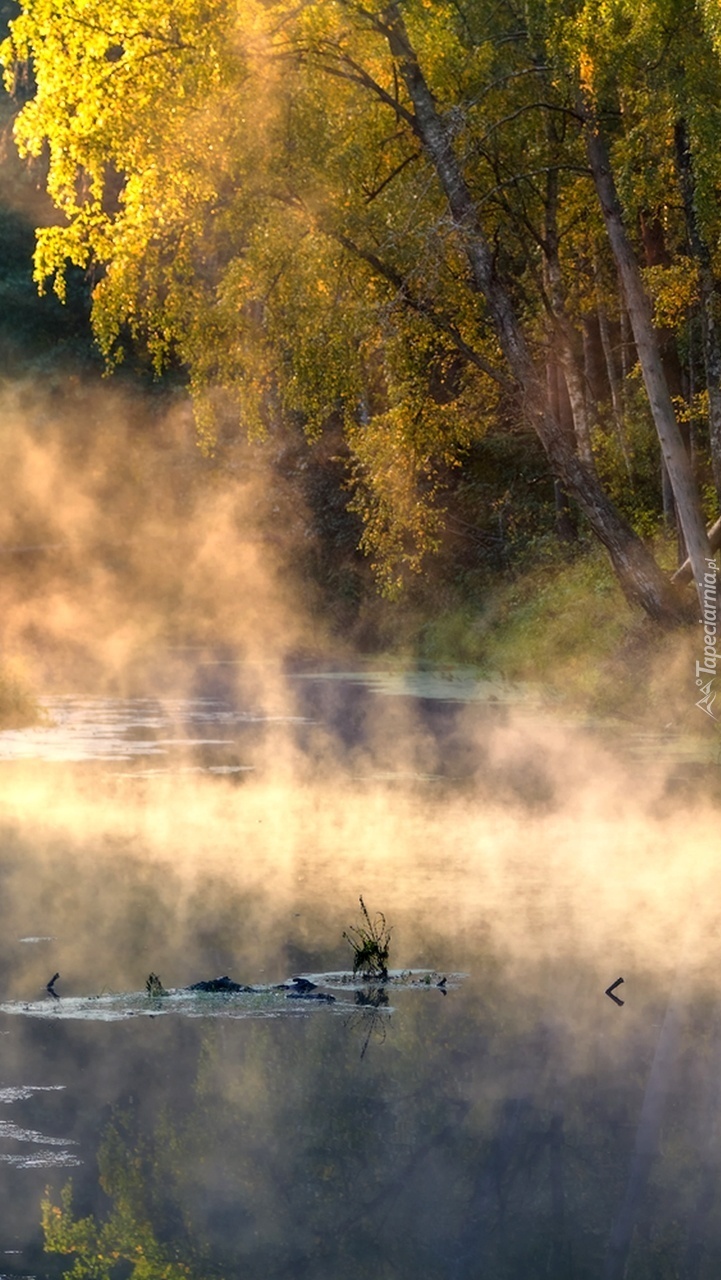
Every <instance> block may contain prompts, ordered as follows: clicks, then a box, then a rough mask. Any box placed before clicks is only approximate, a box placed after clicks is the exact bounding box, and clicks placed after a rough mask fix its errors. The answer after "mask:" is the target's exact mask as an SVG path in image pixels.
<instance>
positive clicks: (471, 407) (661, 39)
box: [2, 0, 721, 619]
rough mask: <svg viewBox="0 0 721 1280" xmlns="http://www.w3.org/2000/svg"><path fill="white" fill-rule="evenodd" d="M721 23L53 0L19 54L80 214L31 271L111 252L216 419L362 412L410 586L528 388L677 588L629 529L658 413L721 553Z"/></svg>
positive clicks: (580, 11)
mask: <svg viewBox="0 0 721 1280" xmlns="http://www.w3.org/2000/svg"><path fill="white" fill-rule="evenodd" d="M720 40H721V37H720V34H719V24H718V20H717V16H716V11H715V6H714V5H712V4H708V3H702V0H698V3H696V0H646V2H645V3H644V4H642V5H638V4H636V3H634V4H632V3H630V0H629V2H628V3H626V2H625V0H614V2H613V3H607V2H606V0H585V2H583V3H582V2H580V0H579V2H571V0H554V3H552V4H548V3H534V2H533V0H529V2H528V3H525V4H523V5H516V4H514V3H503V4H501V5H495V4H493V5H491V4H490V3H488V0H460V2H458V3H456V2H451V0H448V2H446V0H433V2H432V3H431V2H430V0H402V2H399V3H385V4H375V3H369V4H367V5H364V4H362V3H356V2H355V0H316V2H315V3H313V2H308V3H303V4H301V5H295V4H291V3H290V2H289V0H272V2H271V0H244V3H243V5H241V6H239V5H236V4H231V3H229V0H155V2H154V3H152V4H151V3H150V2H149V0H92V2H91V0H64V3H63V5H62V6H61V7H60V9H58V6H57V5H55V4H54V3H53V2H52V0H26V3H25V5H24V8H23V11H22V13H21V15H20V16H19V17H18V18H17V19H16V20H15V21H14V22H13V23H12V31H11V36H10V38H9V39H8V40H7V41H6V43H5V45H4V46H3V54H2V56H3V59H4V62H5V66H6V68H7V77H8V82H9V83H11V82H15V81H16V80H17V76H18V68H19V67H29V68H31V69H32V77H33V84H34V91H33V92H32V94H31V96H30V97H29V100H28V101H27V102H26V104H25V106H24V107H23V110H22V111H21V112H20V114H19V117H18V120H17V123H16V136H17V141H18V145H19V147H20V149H21V152H23V153H24V154H26V155H28V156H35V157H44V158H45V163H46V171H47V186H48V190H49V192H50V194H51V195H52V198H53V200H54V201H55V203H56V205H57V207H58V209H59V211H60V213H61V215H62V218H61V220H59V222H58V224H57V225H56V226H52V227H46V228H43V229H41V230H40V231H39V233H38V242H37V251H36V259H35V271H36V279H37V281H38V283H39V284H40V285H41V287H44V286H45V285H46V283H47V282H48V281H52V283H53V287H54V288H55V290H56V291H57V292H58V293H59V295H60V296H61V297H62V296H63V291H64V288H65V284H64V281H65V272H66V269H67V266H68V264H75V265H76V266H80V267H82V268H84V269H87V270H89V271H91V272H92V273H93V279H94V281H95V283H94V290H93V324H94V329H95V333H96V336H97V340H98V343H99V344H100V347H101V349H102V351H103V353H104V355H105V357H106V359H107V360H108V362H109V363H110V364H113V363H116V362H118V361H119V360H121V359H122V358H123V353H124V351H125V350H126V349H127V347H128V346H129V345H132V344H138V343H140V344H143V345H145V346H146V348H147V351H148V354H149V357H150V358H151V359H152V361H153V362H154V364H155V366H156V368H157V369H158V370H161V369H162V368H163V367H164V366H165V365H167V364H168V363H169V362H179V363H180V364H181V365H182V366H184V367H185V368H186V369H187V371H188V376H189V381H190V386H191V390H192V392H193V396H194V400H195V406H196V418H197V423H198V428H199V432H200V436H201V440H202V441H203V442H204V443H205V445H206V447H208V448H212V444H213V433H214V420H215V413H216V411H217V407H218V404H219V403H220V402H221V401H222V402H223V403H225V404H227V403H228V402H230V403H232V404H233V405H234V406H235V409H236V411H237V414H238V417H239V420H240V421H241V422H242V424H243V426H244V427H245V428H246V429H247V430H248V431H250V432H251V433H254V432H263V431H265V430H267V429H268V428H270V427H272V425H273V423H274V422H276V421H278V420H279V419H282V418H286V419H288V418H291V419H293V420H297V421H298V422H300V423H301V424H302V426H303V428H304V430H305V431H306V432H307V433H308V434H309V435H310V436H311V437H312V436H314V435H317V434H319V433H321V432H322V431H323V430H324V429H325V428H326V427H327V426H328V425H329V424H331V423H333V424H335V425H337V424H338V423H340V424H342V427H343V430H344V433H345V437H346V440H347V443H348V446H349V448H350V451H351V455H352V459H353V462H352V468H353V470H354V478H355V482H356V487H355V491H354V498H353V502H354V503H355V506H356V508H357V510H359V511H360V512H361V514H362V515H363V518H364V523H365V535H364V537H365V546H366V549H367V550H369V551H370V552H371V553H372V554H373V555H374V557H375V560H376V564H377V567H378V572H379V575H380V577H381V580H382V581H383V583H384V584H385V586H386V587H387V588H388V589H391V590H392V589H393V588H394V587H395V586H397V585H398V584H399V583H400V582H401V581H402V578H403V575H404V573H405V572H406V570H407V569H408V568H411V569H413V568H417V567H418V566H419V564H420V560H421V557H422V555H423V554H424V552H425V551H426V550H428V549H429V548H432V547H433V546H434V545H435V543H436V541H437V539H438V537H439V535H440V531H441V528H442V523H443V496H442V489H443V484H444V482H445V478H446V477H447V476H448V474H449V471H452V470H453V469H454V468H458V467H460V466H462V464H463V460H464V457H465V454H466V452H467V450H468V449H469V448H470V447H471V446H472V445H473V442H474V441H477V440H479V439H481V438H482V437H483V436H484V434H485V433H486V432H487V431H488V430H491V429H497V428H498V426H499V424H501V426H502V425H503V424H504V423H510V422H512V421H513V420H514V419H519V418H523V419H524V420H525V421H526V422H527V423H529V424H530V425H531V426H532V427H533V429H534V430H535V431H536V432H537V434H538V436H539V439H540V441H541V443H542V445H543V447H544V449H545V451H546V455H547V457H548V461H549V466H550V469H551V471H552V473H553V474H554V476H555V477H556V478H557V480H558V482H559V484H560V485H562V486H563V487H564V488H565V490H566V492H567V493H568V494H569V495H570V497H571V498H572V499H574V500H575V501H576V502H577V503H578V505H579V507H580V509H581V511H582V512H583V514H584V516H585V518H586V520H587V521H588V523H589V525H590V527H591V529H592V531H593V532H594V534H595V535H596V536H597V537H599V538H600V539H601V541H602V542H603V543H604V545H605V546H606V547H607V549H608V551H609V553H610V555H611V559H612V561H613V564H614V567H615V569H616V571H617V573H618V575H619V578H620V580H621V583H622V585H623V587H624V590H625V591H626V594H627V596H628V597H629V598H630V599H632V600H635V601H637V602H639V603H641V604H642V605H643V607H644V608H646V609H647V611H648V612H650V613H651V614H652V615H653V616H655V617H659V618H664V619H668V618H671V617H674V616H678V615H679V613H680V612H682V606H681V604H680V602H679V600H678V598H677V596H676V593H675V591H674V589H673V588H672V587H671V586H670V584H669V583H668V582H667V581H666V577H665V575H664V574H663V573H662V572H661V570H660V569H659V568H658V565H657V564H656V563H655V561H654V559H653V557H652V555H651V552H650V551H649V549H648V547H647V546H646V545H645V544H644V543H643V542H642V541H641V539H640V538H639V536H638V531H635V530H634V529H633V528H632V527H631V525H632V524H633V522H634V517H635V515H636V508H637V506H638V501H637V499H638V494H637V487H638V478H637V475H636V474H635V467H636V458H635V457H634V433H636V435H637V434H638V431H639V430H640V429H641V428H640V426H639V423H640V422H644V423H646V428H647V430H648V431H650V432H653V431H654V429H655V431H656V432H657V433H658V438H659V440H660V445H657V446H656V459H657V462H656V466H657V469H658V484H657V491H658V497H659V498H660V492H661V486H660V475H661V458H662V457H663V459H664V463H665V466H666V468H667V471H668V475H669V476H670V482H671V489H672V491H673V497H674V498H675V505H676V509H677V511H678V515H679V518H680V525H681V528H682V531H683V534H684V537H685V541H686V545H687V546H688V549H689V551H690V553H691V559H692V571H693V576H695V577H696V578H697V579H698V576H699V566H700V565H701V564H702V563H703V559H704V557H705V556H708V555H709V554H710V550H709V544H708V542H707V540H706V533H705V521H707V520H713V519H714V518H715V516H716V513H717V511H716V501H717V496H718V485H719V483H720V482H721V410H719V412H718V413H717V414H716V416H714V413H715V406H716V404H717V403H718V401H719V400H721V392H719V386H718V383H719V376H720V375H721V359H718V360H716V363H714V360H715V356H717V355H718V343H717V339H716V327H715V326H716V281H717V279H718V272H719V266H720V265H721V264H720V262H719V252H718V245H719V236H720V234H721V225H720V223H719V213H718V200H717V194H718V185H719V178H718V173H719V167H718V161H719V155H718V138H719V136H721V134H720V133H719V129H718V114H719V109H720V108H719V105H718V104H719V102H720V101H721V97H720V96H719V90H720V89H721V62H720V60H719V50H720V47H721V45H720ZM604 157H605V158H604ZM604 165H605V168H604ZM604 174H605V177H603V175H604ZM603 182H605V183H606V189H605V190H604V189H602V183H603ZM614 201H615V202H616V203H615V205H614V209H615V222H614V221H613V218H611V220H610V221H609V217H610V215H609V207H610V204H613V202H614ZM624 253H625V254H626V258H625V259H624ZM619 255H620V256H619ZM624 263H625V265H624ZM619 277H620V279H621V286H619ZM629 290H630V291H631V292H630V293H629ZM634 290H637V292H634ZM652 305H653V307H654V308H655V314H654V316H653V320H654V323H652V318H651V308H652ZM644 326H645V327H644ZM714 344H716V345H715V346H714ZM654 362H655V363H654ZM641 374H642V376H643V381H644V385H645V387H646V393H645V395H644V394H643V393H641V392H640V391H639V386H640V383H639V376H640V375H641ZM674 377H675V380H674ZM674 410H675V412H674ZM709 421H710V427H709V425H708V424H709ZM689 424H690V425H689ZM689 432H690V433H691V437H692V448H691V449H690V448H689ZM684 436H685V437H686V438H685V440H684ZM691 455H693V456H691ZM612 499H613V500H612ZM619 508H620V510H619ZM624 513H625V514H624ZM646 514H647V512H646ZM640 532H648V530H647V529H641V530H640Z"/></svg>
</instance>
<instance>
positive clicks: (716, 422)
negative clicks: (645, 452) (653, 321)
mask: <svg viewBox="0 0 721 1280" xmlns="http://www.w3.org/2000/svg"><path fill="white" fill-rule="evenodd" d="M674 140H675V144H676V167H677V169H678V175H679V179H680V182H681V194H682V197H683V208H684V214H685V218H686V231H687V234H688V242H689V246H690V248H691V252H692V254H693V256H694V258H695V259H696V262H697V263H698V270H699V289H700V293H701V332H702V335H703V360H704V367H705V370H706V389H707V391H708V406H709V435H710V441H711V463H712V466H713V477H714V484H715V486H716V492H717V494H718V495H719V498H721V341H720V340H719V332H718V323H717V319H716V281H715V280H714V274H713V267H712V263H711V253H710V250H709V247H708V245H707V244H706V241H705V240H704V238H703V236H702V234H701V229H700V227H699V224H698V217H697V214H696V198H695V182H694V174H693V160H692V156H691V146H690V143H689V137H688V129H687V127H686V122H685V120H679V121H677V123H676V127H675V130H674Z"/></svg>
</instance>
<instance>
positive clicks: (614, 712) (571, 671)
mask: <svg viewBox="0 0 721 1280" xmlns="http://www.w3.org/2000/svg"><path fill="white" fill-rule="evenodd" d="M671 554H672V552H671V548H664V547H662V548H661V549H660V556H659V558H660V559H661V560H662V561H663V560H664V559H666V560H670V557H671ZM667 567H669V568H670V564H669V565H668V566H667ZM396 627H397V629H396V632H395V634H394V635H393V634H392V631H393V623H392V621H390V620H389V640H390V643H389V644H388V645H387V650H388V651H389V652H390V653H391V654H392V656H393V657H394V659H396V660H401V661H409V662H414V661H415V662H420V663H421V664H423V665H428V666H440V667H443V666H444V665H449V664H454V663H460V664H469V665H471V666H473V667H475V668H477V669H478V671H479V673H480V674H482V675H483V676H484V677H486V678H495V679H497V678H500V679H501V680H502V681H504V682H509V683H523V684H532V685H535V686H537V687H538V688H539V689H540V690H541V692H542V693H543V694H544V695H545V697H547V699H548V702H549V705H554V706H562V707H563V708H564V710H566V711H567V712H569V713H572V714H573V713H575V714H578V715H583V716H591V717H599V718H604V719H605V718H611V719H617V720H619V721H621V722H628V723H629V724H633V725H638V726H641V727H643V728H646V729H648V730H649V731H655V732H661V731H664V730H672V731H675V732H679V733H683V734H693V735H698V736H699V737H700V738H702V739H709V738H710V739H713V738H715V737H717V736H718V725H717V722H716V721H714V719H712V717H711V716H709V715H707V714H705V713H704V712H703V710H701V709H700V708H698V707H697V705H696V703H697V700H698V699H699V698H700V697H701V694H700V693H699V692H698V691H697V687H696V683H695V664H696V659H697V658H699V657H702V656H703V640H702V636H701V628H700V627H698V626H690V627H681V628H677V629H675V630H672V631H664V630H662V629H661V628H659V627H657V626H655V625H654V624H653V623H652V622H651V621H650V620H649V619H648V618H646V617H645V616H644V615H643V614H642V612H641V611H640V610H635V609H633V608H632V607H631V606H629V605H628V603H627V602H626V601H625V599H624V597H623V595H622V593H621V590H620V588H619V586H618V583H617V581H616V579H615V577H614V575H613V572H612V570H611V567H610V565H609V563H608V560H607V558H606V556H605V555H604V554H603V552H602V551H600V550H596V549H595V548H594V549H591V550H589V551H587V552H586V553H585V554H583V555H579V556H576V557H575V558H573V559H570V560H565V561H564V560H562V559H557V560H555V561H554V560H549V561H547V562H545V563H543V562H541V563H538V564H536V565H534V566H533V567H532V568H529V569H528V570H526V571H525V572H522V573H518V574H517V575H514V577H513V578H512V579H510V580H508V581H505V582H500V581H499V582H496V583H495V584H492V585H490V586H489V587H488V588H487V589H486V591H485V592H484V593H483V595H482V597H481V599H480V600H479V601H477V602H476V601H474V602H473V603H472V604H471V603H469V602H468V601H465V602H458V601H456V602H446V607H445V608H442V609H440V610H439V611H438V613H437V614H436V616H435V617H433V618H432V619H431V620H428V619H423V618H421V617H420V616H418V615H417V614H416V615H414V613H413V610H412V609H411V610H406V611H405V613H404V610H403V609H401V611H400V613H399V616H398V618H397V620H396ZM720 687H721V686H720Z"/></svg>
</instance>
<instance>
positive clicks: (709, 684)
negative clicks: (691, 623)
mask: <svg viewBox="0 0 721 1280" xmlns="http://www.w3.org/2000/svg"><path fill="white" fill-rule="evenodd" d="M706 564H707V565H708V573H705V574H704V577H703V583H702V584H701V585H702V586H703V617H702V618H699V622H700V623H701V625H702V627H703V632H704V635H703V644H704V650H703V663H701V662H697V663H696V685H697V687H698V688H699V689H700V690H701V693H702V694H703V697H702V698H700V700H699V701H698V702H697V703H696V706H697V707H698V708H699V709H700V710H701V711H704V712H705V713H706V715H707V716H711V719H712V720H716V719H717V717H716V716H715V715H714V713H713V711H712V710H711V708H712V706H713V704H714V702H715V701H716V692H715V690H714V688H713V682H714V679H715V678H716V663H717V661H718V654H717V652H716V635H717V612H718V610H717V600H716V583H717V578H716V561H715V560H707V561H706ZM703 676H710V679H709V680H706V681H704V680H703V678H702V677H703Z"/></svg>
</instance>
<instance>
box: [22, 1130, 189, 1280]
mask: <svg viewBox="0 0 721 1280" xmlns="http://www.w3.org/2000/svg"><path fill="white" fill-rule="evenodd" d="M98 1164H99V1168H100V1184H101V1186H102V1188H103V1190H104V1191H105V1192H106V1194H107V1196H108V1197H109V1199H110V1201H111V1209H110V1213H109V1214H108V1216H107V1217H106V1218H104V1219H103V1221H98V1219H97V1218H95V1217H93V1216H92V1215H90V1216H87V1217H76V1216H75V1213H74V1210H73V1187H72V1183H71V1182H69V1183H67V1185H66V1186H65V1187H64V1188H63V1190H62V1192H61V1194H60V1203H59V1204H53V1203H52V1202H51V1200H50V1198H49V1197H48V1196H46V1198H45V1199H44V1200H43V1204H42V1225H43V1231H44V1234H45V1249H46V1252H48V1253H60V1254H71V1255H72V1256H73V1259H74V1261H73V1264H72V1267H71V1269H70V1270H69V1271H68V1272H66V1274H67V1275H69V1276H72V1277H73V1280H86V1277H87V1280H115V1278H116V1277H118V1276H119V1275H122V1276H123V1277H124V1280H131V1278H132V1280H188V1278H189V1277H194V1278H197V1280H199V1277H200V1275H201V1269H200V1268H199V1267H198V1266H197V1265H194V1264H193V1263H194V1260H193V1256H192V1255H193V1246H192V1244H191V1243H190V1241H188V1240H187V1239H185V1238H184V1233H183V1231H182V1225H181V1224H180V1223H177V1222H176V1223H175V1224H174V1227H175V1229H174V1230H172V1231H169V1230H168V1226H169V1223H168V1222H167V1220H164V1219H166V1213H165V1212H164V1208H165V1206H164V1205H163V1204H162V1199H163V1197H162V1194H161V1195H160V1196H159V1195H158V1190H161V1192H162V1188H158V1185H157V1181H156V1179H155V1178H154V1177H153V1162H152V1148H151V1146H150V1144H149V1143H147V1142H144V1141H143V1140H142V1139H139V1137H138V1135H137V1134H135V1133H134V1132H133V1120H132V1117H131V1116H128V1115H126V1116H123V1115H118V1116H116V1118H115V1119H114V1120H113V1121H112V1122H111V1124H109V1125H108V1127H107V1129H106V1131H105V1133H104V1135H103V1139H102V1142H101V1144H100V1150H99V1152H98ZM171 1216H174V1215H172V1210H171ZM179 1227H180V1230H178V1228H179ZM161 1234H162V1236H164V1237H165V1239H162V1238H161ZM171 1239H172V1243H171ZM195 1261H197V1260H195Z"/></svg>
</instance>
